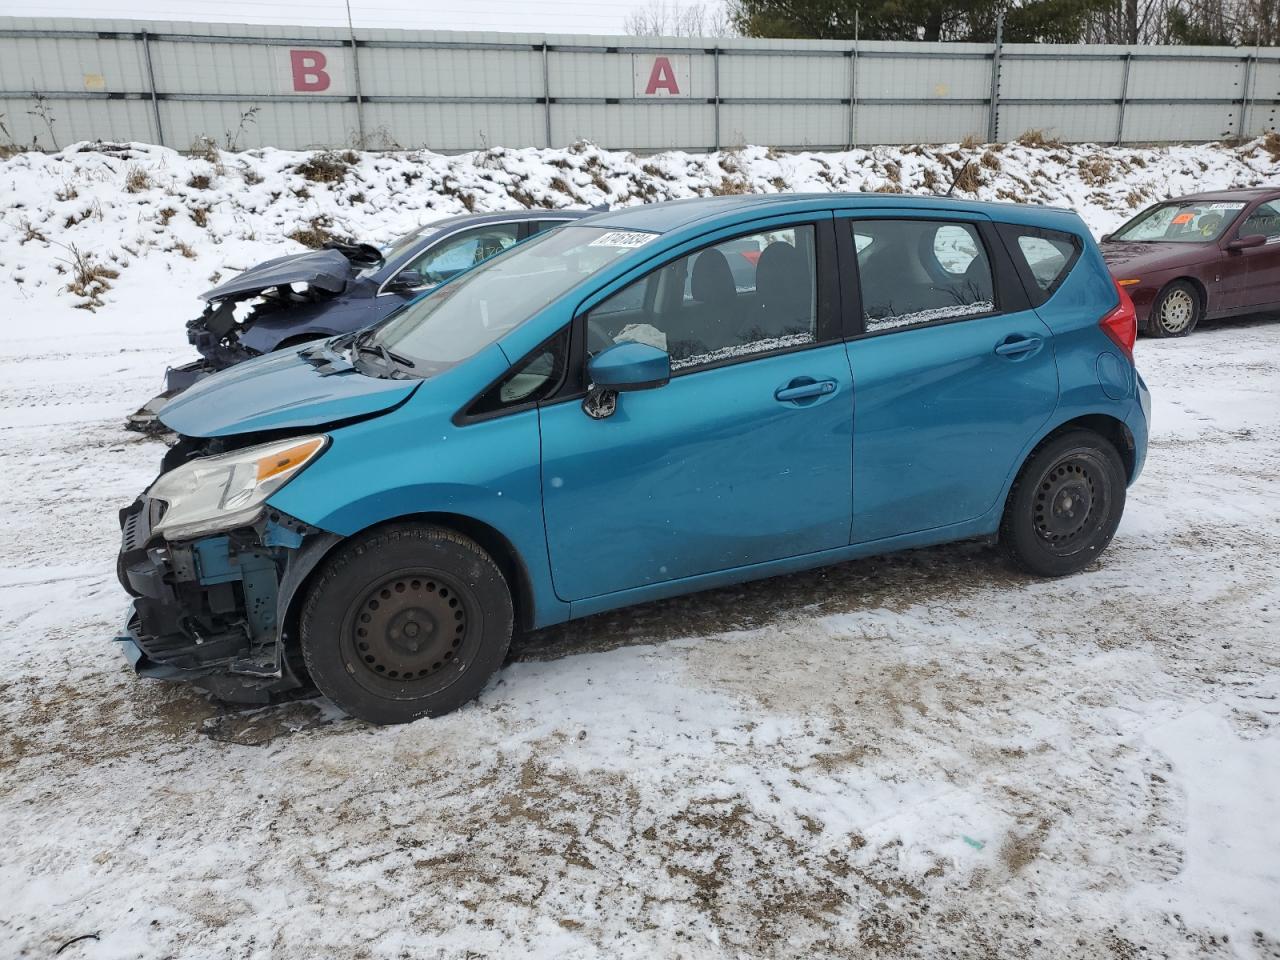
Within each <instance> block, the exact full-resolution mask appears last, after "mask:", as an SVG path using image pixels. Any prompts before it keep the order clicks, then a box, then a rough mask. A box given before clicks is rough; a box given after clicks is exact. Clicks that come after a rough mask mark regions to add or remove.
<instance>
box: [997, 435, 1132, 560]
mask: <svg viewBox="0 0 1280 960" xmlns="http://www.w3.org/2000/svg"><path fill="white" fill-rule="evenodd" d="M1125 481H1126V475H1125V469H1124V463H1123V462H1122V461H1121V459H1120V455H1119V454H1118V453H1117V452H1116V449H1115V447H1113V446H1112V445H1111V444H1110V443H1109V442H1108V441H1107V440H1105V439H1103V438H1102V437H1100V436H1098V434H1096V433H1094V432H1092V431H1090V430H1071V431H1069V432H1067V433H1064V434H1062V435H1060V436H1057V437H1054V438H1053V439H1051V440H1048V441H1047V442H1045V443H1043V444H1041V445H1040V447H1039V448H1037V449H1036V450H1035V451H1034V452H1033V453H1032V454H1031V456H1030V458H1028V460H1027V462H1026V464H1024V465H1023V468H1022V472H1021V473H1019V474H1018V479H1017V480H1016V481H1015V482H1014V485H1013V489H1012V490H1011V491H1010V493H1009V500H1008V502H1007V504H1006V505H1005V511H1004V519H1003V520H1002V521H1001V524H1000V542H1001V544H1002V545H1003V547H1004V548H1005V550H1006V551H1007V552H1008V554H1009V556H1010V558H1011V559H1012V560H1013V562H1014V563H1015V564H1016V565H1017V566H1019V567H1021V568H1022V569H1023V570H1026V571H1027V572H1029V573H1034V574H1036V575H1037V576H1041V577H1061V576H1066V575H1067V574H1071V573H1078V572H1079V571H1081V570H1083V569H1084V568H1085V567H1087V566H1088V565H1089V564H1090V563H1092V562H1093V559H1094V558H1095V557H1097V556H1098V554H1100V553H1101V552H1102V551H1103V550H1104V549H1106V547H1107V544H1109V543H1110V542H1111V538H1112V537H1113V536H1115V532H1116V528H1117V527H1118V526H1119V525H1120V517H1121V515H1122V514H1123V513H1124V501H1125Z"/></svg>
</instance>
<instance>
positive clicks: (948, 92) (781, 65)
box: [0, 18, 1280, 151]
mask: <svg viewBox="0 0 1280 960" xmlns="http://www.w3.org/2000/svg"><path fill="white" fill-rule="evenodd" d="M0 123H3V124H4V129H3V130H0V139H4V138H7V139H8V140H11V141H13V142H16V143H21V144H29V143H32V142H35V143H37V144H39V145H40V146H42V147H44V148H46V149H47V148H50V147H53V146H54V145H55V143H56V144H57V145H60V146H61V145H66V144H67V143H71V142H74V141H78V140H94V139H104V140H144V141H151V142H162V143H165V144H167V145H169V146H172V147H178V148H183V149H185V148H187V147H189V146H190V145H191V144H192V142H193V141H194V140H195V139H196V138H197V137H200V136H209V137H212V138H214V139H215V140H217V141H218V142H219V143H222V144H224V145H226V144H228V143H231V144H234V145H235V146H238V147H241V148H248V147H259V146H276V147H286V148H309V147H344V146H359V145H362V144H363V145H365V146H368V147H371V148H375V149H377V148H392V147H420V146H424V147H429V148H431V149H435V150H443V151H456V150H469V149H474V148H481V147H486V146H498V145H502V146H512V147H520V146H546V145H552V146H563V145H566V144H569V143H572V142H573V141H575V140H579V139H588V140H592V141H594V142H596V143H598V144H600V145H601V146H604V147H610V148H622V149H636V150H658V149H689V150H705V149H709V148H715V147H728V146H735V145H740V144H748V143H755V144H766V145H770V146H776V147H782V148H798V147H811V148H820V147H822V148H832V147H837V148H838V147H844V146H848V145H851V144H893V143H917V142H924V143H940V142H949V141H956V140H961V139H963V138H964V137H966V136H973V137H977V138H979V139H988V138H991V139H998V140H1007V139H1012V138H1015V137H1017V136H1018V135H1020V134H1021V133H1023V132H1024V131H1026V130H1029V129H1041V130H1044V131H1045V133H1046V134H1047V135H1051V136H1055V137H1057V138H1059V139H1063V140H1068V141H1096V142H1102V143H1111V142H1171V141H1196V140H1213V139H1219V138H1224V137H1241V136H1255V135H1257V134H1260V133H1264V132H1266V131H1269V130H1276V129H1277V126H1278V125H1280V49H1278V48H1264V49H1260V50H1251V49H1239V50H1237V49H1230V48H1219V47H1133V48H1129V47H1120V46H1114V47H1113V46H1092V47H1084V46H1053V45H1020V44H1005V45H1003V46H1001V47H997V46H993V45H987V44H954V43H953V44H938V43H934V44H930V43H883V42H864V43H860V44H856V45H855V44H853V43H839V42H824V41H783V40H737V39H735V40H726V39H717V40H711V39H696V38H695V39H688V38H685V39H672V40H661V41H657V40H651V39H640V38H635V37H626V38H621V37H581V36H559V35H542V34H502V33H446V32H432V31H402V30H357V31H355V36H354V39H353V37H352V35H351V34H350V33H348V32H347V31H345V30H335V29H331V28H320V27H283V26H280V27H273V26H249V25H240V24H193V23H156V22H146V23H144V22H140V21H130V20H67V19H48V18H26V19H24V18H0Z"/></svg>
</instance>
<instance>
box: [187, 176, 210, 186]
mask: <svg viewBox="0 0 1280 960" xmlns="http://www.w3.org/2000/svg"><path fill="white" fill-rule="evenodd" d="M187 186H188V187H190V188H191V189H192V190H208V189H209V188H210V187H211V186H213V177H211V176H209V175H208V174H207V173H193V174H192V175H191V177H190V178H189V179H188V180H187Z"/></svg>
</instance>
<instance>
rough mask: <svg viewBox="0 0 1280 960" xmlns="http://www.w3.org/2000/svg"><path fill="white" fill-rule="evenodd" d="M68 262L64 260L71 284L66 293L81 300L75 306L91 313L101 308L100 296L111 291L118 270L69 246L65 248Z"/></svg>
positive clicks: (89, 254)
mask: <svg viewBox="0 0 1280 960" xmlns="http://www.w3.org/2000/svg"><path fill="white" fill-rule="evenodd" d="M67 250H68V251H69V252H70V254H71V259H70V260H64V261H63V262H64V263H66V264H67V265H68V266H69V267H70V268H71V282H70V283H68V284H67V287H66V289H67V292H68V293H71V294H73V295H75V296H77V297H79V298H80V299H81V301H82V302H81V303H78V304H76V306H77V307H78V308H80V309H82V310H89V311H93V310H96V309H97V308H98V307H100V306H102V304H103V300H102V295H103V294H104V293H106V292H107V291H108V290H110V289H111V281H112V280H115V279H116V278H117V277H119V276H120V271H119V270H113V269H112V268H111V267H108V266H107V265H106V264H104V263H100V262H98V259H97V258H96V257H95V256H94V255H93V254H92V253H81V252H80V251H79V250H78V249H77V248H76V246H75V244H71V245H70V246H68V247H67Z"/></svg>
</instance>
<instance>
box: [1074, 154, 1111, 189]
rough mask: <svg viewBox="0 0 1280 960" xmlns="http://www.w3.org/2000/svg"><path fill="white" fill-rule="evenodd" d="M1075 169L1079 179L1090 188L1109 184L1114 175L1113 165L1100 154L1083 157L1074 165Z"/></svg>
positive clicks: (1107, 158) (1108, 158)
mask: <svg viewBox="0 0 1280 960" xmlns="http://www.w3.org/2000/svg"><path fill="white" fill-rule="evenodd" d="M1076 169H1077V170H1079V172H1080V179H1081V180H1082V181H1084V183H1086V184H1087V185H1089V186H1091V187H1100V186H1102V185H1103V184H1107V183H1110V182H1111V181H1112V180H1113V179H1114V174H1115V164H1113V163H1112V162H1111V158H1110V157H1105V156H1103V155H1102V154H1100V153H1095V154H1094V155H1093V156H1090V157H1085V158H1084V159H1082V160H1081V161H1080V162H1079V163H1078V164H1076Z"/></svg>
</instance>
